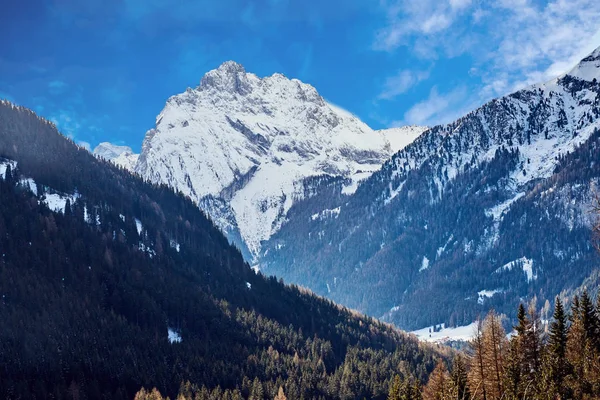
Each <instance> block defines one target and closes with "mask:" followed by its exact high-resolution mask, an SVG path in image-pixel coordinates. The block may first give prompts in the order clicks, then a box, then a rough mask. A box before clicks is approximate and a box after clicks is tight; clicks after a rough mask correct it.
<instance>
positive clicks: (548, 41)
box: [373, 0, 600, 124]
mask: <svg viewBox="0 0 600 400" xmlns="http://www.w3.org/2000/svg"><path fill="white" fill-rule="evenodd" d="M381 4H382V5H383V9H384V12H385V13H386V17H387V18H386V19H387V24H386V25H385V26H384V27H383V28H382V29H380V30H379V31H378V32H377V33H376V35H375V40H374V43H373V48H374V49H375V50H380V51H387V52H392V51H395V50H396V49H397V48H399V47H405V48H406V49H407V50H408V51H409V55H410V56H413V57H416V58H418V59H428V60H438V61H436V64H437V65H443V59H444V58H453V57H456V56H458V55H461V54H465V55H468V56H469V57H470V58H471V62H472V64H471V65H470V66H469V69H470V71H469V75H470V77H471V78H470V81H469V82H468V83H464V84H463V95H462V96H458V95H457V93H458V92H460V91H458V92H457V91H456V90H454V91H450V92H449V93H446V94H440V93H438V91H437V89H436V88H433V89H432V90H431V92H430V93H429V97H428V98H427V99H425V100H423V101H421V102H420V103H418V104H415V106H414V107H412V108H411V109H410V110H408V111H407V112H406V113H405V115H404V120H403V121H400V122H401V123H419V124H421V123H426V124H432V123H436V122H439V121H444V120H445V119H447V118H446V117H447V116H450V115H451V114H453V113H450V112H449V111H450V110H451V109H461V110H467V109H468V108H469V107H468V106H469V105H470V106H476V105H478V104H482V103H483V102H485V101H487V100H489V99H491V98H493V97H498V96H502V95H505V94H508V93H510V92H513V91H515V90H518V89H521V88H523V87H524V86H526V85H529V84H532V83H537V82H543V81H547V80H550V79H552V78H554V77H556V76H558V75H560V74H562V73H565V72H567V71H568V70H569V69H570V68H572V67H573V66H574V65H575V64H576V63H577V62H578V61H579V60H581V59H582V58H583V57H585V56H586V55H587V54H589V53H591V52H592V51H593V50H594V49H595V48H597V47H598V46H600V30H599V28H600V24H599V23H598V21H600V2H599V1H598V0H550V1H546V2H543V3H540V2H538V1H535V0H498V1H496V2H485V1H477V2H473V1H471V0H439V1H433V0H420V1H418V2H415V1H412V0H393V1H383V2H382V3H381ZM433 72H435V71H432V73H433ZM401 78H402V77H400V76H397V77H392V78H389V79H388V81H386V85H385V87H384V90H383V92H382V93H381V94H380V95H379V98H393V97H394V91H393V90H391V89H392V86H388V85H387V83H388V82H390V83H393V81H392V79H397V82H396V83H398V88H399V89H398V93H402V92H403V91H402V88H404V87H405V86H408V85H402V83H406V82H409V83H410V82H412V81H411V80H410V79H407V78H406V77H405V78H404V79H401ZM467 84H468V85H469V87H468V91H466V90H465V89H464V88H466V85H467ZM404 91H405V90H404ZM448 99H452V101H451V102H450V103H449V102H448ZM454 114H456V113H454ZM457 116H460V114H457ZM397 123H398V122H397Z"/></svg>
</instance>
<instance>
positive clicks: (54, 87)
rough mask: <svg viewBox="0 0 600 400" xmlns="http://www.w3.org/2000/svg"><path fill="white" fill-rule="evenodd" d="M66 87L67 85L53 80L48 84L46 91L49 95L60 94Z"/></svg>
mask: <svg viewBox="0 0 600 400" xmlns="http://www.w3.org/2000/svg"><path fill="white" fill-rule="evenodd" d="M68 86H69V85H67V83H66V82H63V81H61V80H58V79H55V80H53V81H50V82H48V91H49V92H50V93H51V94H61V93H63V92H64V91H65V90H66V89H67V87H68Z"/></svg>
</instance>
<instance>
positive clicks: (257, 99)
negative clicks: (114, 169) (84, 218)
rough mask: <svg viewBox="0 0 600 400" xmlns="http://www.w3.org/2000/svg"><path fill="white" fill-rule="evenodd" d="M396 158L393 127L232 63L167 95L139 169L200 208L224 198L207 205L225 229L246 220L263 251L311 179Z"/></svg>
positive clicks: (243, 226)
mask: <svg viewBox="0 0 600 400" xmlns="http://www.w3.org/2000/svg"><path fill="white" fill-rule="evenodd" d="M392 154H393V150H392V147H391V146H390V143H389V141H388V139H386V135H385V134H384V133H382V132H379V131H374V130H372V129H371V128H369V127H368V126H367V125H366V124H364V123H363V122H361V121H360V120H359V119H358V118H357V117H355V116H354V115H352V114H351V113H349V112H347V111H345V110H342V109H340V108H339V107H336V106H334V105H332V104H330V103H328V102H327V101H325V100H324V99H323V97H321V96H320V95H319V93H318V92H317V91H316V89H315V88H314V87H313V86H311V85H309V84H306V83H303V82H301V81H299V80H297V79H288V78H286V77H285V76H283V75H281V74H274V75H271V76H267V77H264V78H260V77H258V76H256V75H255V74H252V73H248V72H246V70H245V69H244V67H243V66H241V65H240V64H237V63H235V62H232V61H228V62H225V63H224V64H222V65H221V66H220V67H219V68H217V69H215V70H212V71H210V72H208V73H206V75H204V77H203V78H202V79H201V81H200V85H199V86H198V87H197V88H195V89H192V88H188V89H187V90H186V91H185V92H184V93H181V94H178V95H176V96H173V97H171V98H170V99H169V100H168V101H167V104H166V106H165V108H164V109H163V110H162V112H161V113H160V114H159V116H158V117H157V119H156V127H155V128H154V129H151V130H150V131H148V133H147V134H146V137H145V139H144V142H143V145H142V153H141V155H140V158H139V161H138V163H137V164H136V166H135V170H136V172H138V173H139V174H140V175H142V176H143V177H144V178H146V179H150V180H151V181H153V182H161V183H166V184H169V185H170V186H172V187H174V188H175V189H177V190H181V191H182V192H183V193H184V194H187V195H189V196H190V197H191V198H192V199H194V200H196V201H197V202H198V203H199V204H203V203H204V204H206V202H204V201H203V200H204V199H205V198H206V197H207V196H210V197H211V198H217V199H222V200H224V201H225V203H226V204H225V205H224V206H223V204H220V205H219V207H218V209H219V210H218V212H214V211H215V210H210V209H206V211H207V212H208V213H209V214H210V215H211V217H212V218H213V220H214V221H215V222H216V223H217V225H219V226H221V227H222V228H224V227H229V226H231V225H237V227H238V228H239V231H240V234H241V237H242V239H243V240H244V242H245V243H246V244H247V245H248V247H249V249H250V251H251V253H252V254H254V255H256V254H258V252H259V250H260V247H261V245H260V243H261V241H263V240H267V239H268V238H269V237H270V236H271V235H272V233H273V232H275V231H277V230H278V229H279V227H280V226H281V224H282V223H283V221H284V218H285V215H286V213H287V211H288V210H289V209H290V207H291V206H292V204H293V203H294V202H295V201H296V200H298V199H299V198H302V196H303V193H304V187H303V182H304V181H305V179H306V178H309V177H314V176H319V175H330V176H340V177H344V178H355V179H358V178H359V177H360V178H361V179H364V178H365V177H366V176H368V175H369V174H370V173H372V172H374V171H375V170H377V169H378V168H379V167H380V166H381V164H382V163H383V162H384V161H385V160H386V159H388V158H389V157H390V156H391V155H392ZM228 208H229V209H228ZM232 221H233V224H232Z"/></svg>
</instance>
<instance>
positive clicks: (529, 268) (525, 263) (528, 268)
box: [496, 257, 537, 282]
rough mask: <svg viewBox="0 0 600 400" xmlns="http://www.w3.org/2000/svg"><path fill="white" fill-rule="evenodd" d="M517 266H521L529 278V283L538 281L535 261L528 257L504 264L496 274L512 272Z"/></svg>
mask: <svg viewBox="0 0 600 400" xmlns="http://www.w3.org/2000/svg"><path fill="white" fill-rule="evenodd" d="M516 266H521V268H522V269H523V272H524V273H525V276H526V278H527V282H531V281H534V280H536V279H537V275H534V274H533V260H532V259H530V258H527V257H521V258H519V259H517V260H514V261H511V262H508V263H506V264H504V265H503V266H502V267H500V268H498V269H497V270H496V273H499V272H502V271H511V270H512V269H513V268H515V267H516Z"/></svg>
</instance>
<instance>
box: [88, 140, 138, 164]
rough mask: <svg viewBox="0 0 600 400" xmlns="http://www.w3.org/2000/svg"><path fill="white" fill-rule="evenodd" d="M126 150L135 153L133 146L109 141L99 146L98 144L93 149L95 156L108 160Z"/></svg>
mask: <svg viewBox="0 0 600 400" xmlns="http://www.w3.org/2000/svg"><path fill="white" fill-rule="evenodd" d="M126 152H129V153H133V151H132V150H131V147H129V146H118V145H116V144H112V143H109V142H102V143H100V144H99V145H98V146H96V148H95V149H94V151H93V154H94V155H95V156H99V157H102V158H104V159H106V160H112V159H114V158H117V157H118V156H120V155H121V154H123V153H126Z"/></svg>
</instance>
